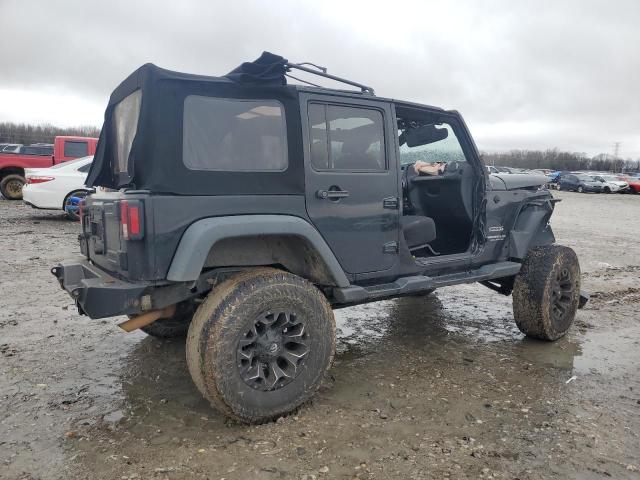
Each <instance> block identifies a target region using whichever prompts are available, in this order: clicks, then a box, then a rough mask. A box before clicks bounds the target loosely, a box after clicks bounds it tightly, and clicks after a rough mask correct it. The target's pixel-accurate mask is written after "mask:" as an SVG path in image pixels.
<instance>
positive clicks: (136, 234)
mask: <svg viewBox="0 0 640 480" xmlns="http://www.w3.org/2000/svg"><path fill="white" fill-rule="evenodd" d="M143 216H144V212H143V208H142V202H141V201H140V200H122V201H120V234H121V235H122V238H123V239H124V240H140V239H141V238H142V237H144V218H143Z"/></svg>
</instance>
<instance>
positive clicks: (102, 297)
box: [51, 259, 151, 318]
mask: <svg viewBox="0 0 640 480" xmlns="http://www.w3.org/2000/svg"><path fill="white" fill-rule="evenodd" d="M51 273H53V274H54V275H55V276H56V278H57V279H58V282H60V286H61V287H62V288H63V289H64V290H66V291H67V292H68V293H69V295H71V297H72V298H73V299H74V300H75V301H76V305H77V306H78V310H79V311H80V313H83V314H86V315H88V316H89V317H91V318H104V317H113V316H116V315H127V314H137V313H140V312H141V311H143V310H148V309H150V308H151V297H148V298H149V299H148V301H145V300H146V299H144V298H143V297H144V296H145V294H146V291H147V290H149V289H150V288H151V286H150V285H149V284H148V283H136V282H125V281H122V280H120V279H117V278H115V277H113V276H111V275H109V274H108V273H107V272H105V271H104V270H102V269H100V268H98V267H96V266H95V265H93V264H91V263H90V262H89V261H88V260H86V259H83V260H78V261H75V262H63V263H60V264H58V265H57V266H56V267H54V268H52V269H51ZM145 307H146V308H145Z"/></svg>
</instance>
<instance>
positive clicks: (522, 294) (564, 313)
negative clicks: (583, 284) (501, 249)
mask: <svg viewBox="0 0 640 480" xmlns="http://www.w3.org/2000/svg"><path fill="white" fill-rule="evenodd" d="M579 300H580V265H579V263H578V257H577V256H576V254H575V252H574V251H573V250H572V249H570V248H569V247H563V246H561V245H549V246H544V247H536V248H532V249H531V250H529V252H528V253H527V256H526V257H525V259H524V262H523V263H522V268H521V270H520V272H519V273H518V274H517V275H516V278H515V281H514V283H513V316H514V318H515V320H516V324H517V325H518V328H519V329H520V331H521V332H522V333H524V334H525V335H527V336H528V337H532V338H537V339H540V340H557V339H558V338H560V337H562V336H563V335H564V334H565V333H567V331H568V330H569V327H571V324H572V323H573V319H574V317H575V315H576V311H577V309H578V302H579Z"/></svg>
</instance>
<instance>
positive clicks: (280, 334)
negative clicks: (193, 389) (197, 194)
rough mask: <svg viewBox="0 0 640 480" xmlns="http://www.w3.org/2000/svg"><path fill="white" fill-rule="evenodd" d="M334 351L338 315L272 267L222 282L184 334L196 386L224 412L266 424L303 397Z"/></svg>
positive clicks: (306, 286) (314, 292) (312, 290)
mask: <svg viewBox="0 0 640 480" xmlns="http://www.w3.org/2000/svg"><path fill="white" fill-rule="evenodd" d="M334 352H335V320H334V317H333V311H332V310H331V306H330V305H329V302H327V299H326V298H325V297H324V295H323V294H322V293H321V292H320V291H319V290H318V289H317V288H316V287H315V286H314V285H313V284H311V283H309V282H307V281H306V280H304V279H302V278H300V277H297V276H295V275H292V274H290V273H287V272H282V271H279V270H275V269H271V268H260V269H252V270H249V271H247V272H243V273H241V274H239V275H237V276H235V277H232V278H231V279H229V280H226V281H225V282H223V283H221V284H220V285H218V286H217V287H215V289H214V290H213V291H212V292H211V293H210V294H209V296H208V297H207V298H206V300H205V301H204V303H203V304H202V305H201V306H200V307H199V308H198V311H197V312H196V314H195V316H194V320H193V322H192V324H191V326H190V327H189V335H188V337H187V365H188V367H189V372H190V373H191V376H192V378H193V381H194V383H195V384H196V386H197V387H198V389H199V390H200V392H201V393H202V394H203V395H204V397H205V398H207V400H209V401H210V402H211V404H212V405H213V406H214V407H216V408H217V409H218V410H220V411H221V412H222V413H224V414H225V415H227V416H229V417H231V418H234V419H236V420H239V421H242V422H247V423H263V422H266V421H269V420H273V419H276V418H278V417H280V416H282V415H286V414H289V413H291V412H292V411H294V410H295V409H297V408H298V407H299V406H300V405H302V404H303V403H305V402H306V401H308V400H309V399H310V398H311V396H312V395H313V394H314V393H315V391H316V390H317V388H318V387H319V386H320V383H321V382H322V379H323V378H324V375H325V373H326V371H327V370H328V369H329V367H330V366H331V363H332V360H333V355H334Z"/></svg>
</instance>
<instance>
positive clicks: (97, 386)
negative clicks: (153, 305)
mask: <svg viewBox="0 0 640 480" xmlns="http://www.w3.org/2000/svg"><path fill="white" fill-rule="evenodd" d="M557 195H559V196H560V197H561V198H562V199H563V201H562V202H561V203H560V204H558V206H557V208H556V213H555V215H554V218H553V222H552V224H553V227H554V229H555V232H556V236H557V238H558V241H559V242H560V243H564V244H566V245H569V246H571V247H573V248H575V250H576V251H577V252H578V255H579V257H580V259H581V263H582V269H583V285H584V288H585V289H586V290H588V291H590V292H592V293H593V292H595V295H594V298H593V299H592V301H591V302H590V303H589V304H588V306H587V308H586V309H584V310H581V311H580V312H579V314H578V317H577V320H576V323H575V324H574V326H573V327H572V329H571V331H570V334H569V335H568V336H567V337H566V338H564V339H562V340H560V341H558V342H555V343H542V342H537V341H530V340H527V339H525V338H524V337H523V335H521V334H520V333H519V331H518V330H517V328H516V327H515V324H514V322H513V316H512V312H511V298H510V297H503V296H501V295H499V294H496V293H493V292H491V291H490V290H487V289H485V288H484V287H482V286H479V285H465V286H458V287H449V288H443V289H441V290H438V291H437V292H436V293H435V294H434V295H431V296H430V297H427V298H405V299H399V300H393V301H385V302H379V303H376V304H370V305H366V306H361V307H354V308H349V309H344V310H339V311H337V312H336V317H337V322H338V327H339V335H338V355H337V357H336V362H335V365H334V366H333V368H332V369H331V372H330V378H328V379H327V381H326V383H325V385H324V387H323V388H322V390H321V391H320V393H319V394H318V395H317V396H316V397H315V399H314V401H313V402H312V403H311V404H309V405H307V406H305V407H304V408H302V409H301V410H300V411H299V412H298V413H297V414H296V415H295V416H290V417H288V418H284V419H281V420H280V421H278V422H277V423H271V424H267V425H262V426H252V427H250V426H244V425H239V424H236V423H231V422H227V421H225V419H224V418H223V417H222V416H221V415H220V414H218V413H217V412H216V411H215V410H213V409H212V408H210V407H209V405H208V404H207V403H206V402H205V401H204V400H203V399H202V398H201V396H200V394H199V393H198V391H197V390H196V388H195V387H194V385H193V384H192V382H191V379H190V377H189V375H188V373H187V367H186V363H185V358H184V345H183V343H181V342H169V341H159V340H156V339H153V338H151V337H147V336H146V335H144V334H143V333H141V332H136V333H131V334H125V333H123V332H122V331H121V330H120V329H119V328H118V327H117V326H116V325H115V324H116V321H117V320H113V319H109V320H106V321H92V320H89V319H88V318H86V317H82V316H80V315H78V314H77V312H76V310H75V308H74V306H73V304H72V302H71V301H70V298H69V297H68V296H67V294H66V293H64V292H63V291H62V290H60V288H59V287H58V285H57V283H56V282H55V281H54V278H53V277H52V276H51V274H50V273H49V269H50V268H51V266H53V265H54V264H55V263H56V262H58V261H60V260H62V259H64V258H68V257H70V256H72V255H74V254H76V252H77V242H76V236H77V233H78V226H77V225H76V224H74V223H72V222H69V221H67V220H65V219H63V218H62V216H61V215H60V214H58V213H55V212H52V213H47V212H40V211H35V210H32V209H31V208H29V207H26V206H23V205H21V204H20V203H15V202H8V201H5V200H0V281H1V291H0V478H3V479H76V478H92V479H98V478H100V479H102V478H105V479H121V478H122V479H134V478H139V479H145V478H153V479H165V478H166V479H181V478H210V479H222V478H225V479H228V480H232V479H247V478H252V479H277V478H285V479H288V478H294V479H308V480H311V479H314V478H315V479H318V480H320V479H323V478H341V479H342V478H344V479H350V478H363V479H367V478H380V479H385V478H399V479H412V478H518V479H537V478H580V479H589V478H594V479H597V478H616V479H619V478H640V470H639V469H640V373H639V372H638V367H639V365H640V314H639V313H638V309H639V307H640V282H639V280H640V278H639V276H640V242H639V239H640V217H639V213H640V196H628V195H627V196H624V195H580V194H571V193H564V192H563V193H560V194H557Z"/></svg>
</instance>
